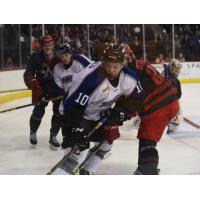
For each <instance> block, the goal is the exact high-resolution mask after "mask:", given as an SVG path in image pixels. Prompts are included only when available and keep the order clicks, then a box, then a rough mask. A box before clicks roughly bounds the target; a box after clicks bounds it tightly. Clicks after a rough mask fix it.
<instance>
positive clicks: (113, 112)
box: [53, 45, 143, 174]
mask: <svg viewBox="0 0 200 200" xmlns="http://www.w3.org/2000/svg"><path fill="white" fill-rule="evenodd" d="M124 60H125V55H124V53H123V52H122V49H121V48H120V47H117V46H113V45H108V46H107V48H106V49H105V50H104V53H103V57H102V62H98V63H92V64H90V65H89V66H88V67H86V68H85V69H84V70H82V71H81V72H79V73H76V74H74V76H73V80H72V84H71V88H70V89H69V91H68V93H67V94H66V96H65V98H64V100H63V102H62V103H61V106H60V111H61V114H63V115H64V138H63V143H62V147H63V149H64V150H65V153H66V154H67V153H68V152H69V151H70V150H71V149H72V148H73V147H74V146H75V145H78V147H79V150H80V151H81V152H79V153H74V154H73V155H72V156H71V157H70V158H68V159H67V161H66V163H64V164H62V165H61V166H60V167H59V168H57V169H56V170H55V171H54V172H53V174H71V173H72V171H73V169H74V168H76V167H77V166H78V165H79V164H80V163H81V162H82V161H83V160H84V159H85V156H86V153H87V152H86V150H87V149H89V147H90V141H94V142H101V141H102V140H105V139H107V137H106V135H105V134H104V133H105V131H106V129H107V128H108V126H109V124H108V123H112V127H113V128H115V129H117V128H118V127H117V125H119V124H121V123H122V122H123V121H125V120H127V118H128V117H129V113H127V111H126V110H124V109H121V108H119V107H115V108H114V109H110V108H111V105H113V103H114V102H116V100H117V99H118V98H119V97H120V96H122V95H123V96H127V97H128V96H130V95H131V96H133V98H134V97H138V96H142V95H143V93H142V90H139V89H138V88H137V87H136V86H137V75H136V73H135V71H133V70H130V69H128V68H124V67H123V63H124ZM108 110H109V112H107V111H108ZM102 113H104V114H105V113H109V116H110V117H109V122H107V124H106V125H104V126H102V127H101V128H99V129H98V130H97V131H96V132H95V133H94V134H93V135H92V136H91V137H90V139H88V137H87V134H88V132H89V131H90V130H91V129H92V128H93V127H94V126H95V125H96V124H97V122H98V121H99V120H100V119H101V114H102ZM114 125H115V126H114ZM116 137H118V136H116V134H115V135H114V136H113V138H116ZM96 144H97V143H96ZM111 147H112V140H110V139H108V140H105V142H104V143H103V145H102V146H101V147H100V148H99V150H98V151H97V152H96V153H95V154H94V155H93V156H92V157H91V159H90V160H89V161H88V162H87V163H86V165H85V166H84V169H82V170H81V171H80V174H90V173H95V172H96V170H97V167H98V166H99V165H100V163H101V161H102V160H103V157H104V155H105V154H106V153H107V152H108V151H110V149H111ZM89 153H90V152H89Z"/></svg>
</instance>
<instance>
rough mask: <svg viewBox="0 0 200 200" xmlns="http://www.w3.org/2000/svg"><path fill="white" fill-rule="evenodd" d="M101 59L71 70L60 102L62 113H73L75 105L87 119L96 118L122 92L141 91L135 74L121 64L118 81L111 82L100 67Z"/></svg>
mask: <svg viewBox="0 0 200 200" xmlns="http://www.w3.org/2000/svg"><path fill="white" fill-rule="evenodd" d="M101 65H102V63H101V62H97V63H92V64H90V65H89V66H88V67H86V68H85V69H84V70H82V71H81V72H79V73H76V74H74V76H73V81H72V85H71V88H70V89H69V91H68V93H67V94H66V96H65V98H64V99H63V102H62V103H61V105H60V112H61V114H63V113H64V114H69V115H70V113H72V110H74V109H76V110H79V111H82V114H83V118H84V119H86V120H91V121H97V120H99V119H100V113H101V112H102V111H105V110H107V109H109V108H110V107H111V105H112V104H113V103H114V102H115V101H116V100H117V99H118V98H119V97H120V96H122V95H124V96H130V95H133V96H136V95H142V90H138V88H137V87H136V85H137V75H136V73H135V72H134V71H133V70H130V69H128V68H123V70H122V71H121V73H120V75H119V78H118V83H117V84H116V85H115V86H113V84H111V82H110V81H109V80H108V78H107V77H106V76H105V74H104V73H103V71H102V68H101Z"/></svg>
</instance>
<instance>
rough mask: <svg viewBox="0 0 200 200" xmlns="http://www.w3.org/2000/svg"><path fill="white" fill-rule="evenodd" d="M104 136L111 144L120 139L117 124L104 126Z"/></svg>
mask: <svg viewBox="0 0 200 200" xmlns="http://www.w3.org/2000/svg"><path fill="white" fill-rule="evenodd" d="M103 134H104V136H105V138H106V140H107V142H108V143H109V144H112V143H113V141H114V140H116V139H117V138H119V137H120V134H119V128H118V126H117V124H115V123H111V122H109V123H106V124H105V125H104V126H103Z"/></svg>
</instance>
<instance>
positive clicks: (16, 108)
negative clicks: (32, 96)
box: [0, 96, 63, 113]
mask: <svg viewBox="0 0 200 200" xmlns="http://www.w3.org/2000/svg"><path fill="white" fill-rule="evenodd" d="M62 98H63V96H57V97H53V98H51V99H46V100H43V101H44V102H49V101H56V100H59V99H62ZM28 106H33V104H32V103H31V104H26V105H23V106H18V107H13V108H8V109H5V110H0V113H5V112H9V111H13V110H18V109H21V108H25V107H28Z"/></svg>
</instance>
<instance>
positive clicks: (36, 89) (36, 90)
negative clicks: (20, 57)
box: [29, 78, 42, 105]
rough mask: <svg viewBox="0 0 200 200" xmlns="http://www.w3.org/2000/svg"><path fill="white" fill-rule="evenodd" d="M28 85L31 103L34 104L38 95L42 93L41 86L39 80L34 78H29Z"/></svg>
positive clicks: (37, 100)
mask: <svg viewBox="0 0 200 200" xmlns="http://www.w3.org/2000/svg"><path fill="white" fill-rule="evenodd" d="M29 86H30V89H31V90H32V104H33V105H35V104H37V103H38V102H39V99H40V96H41V94H42V88H41V86H40V82H39V80H37V79H35V78H32V79H30V81H29Z"/></svg>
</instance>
